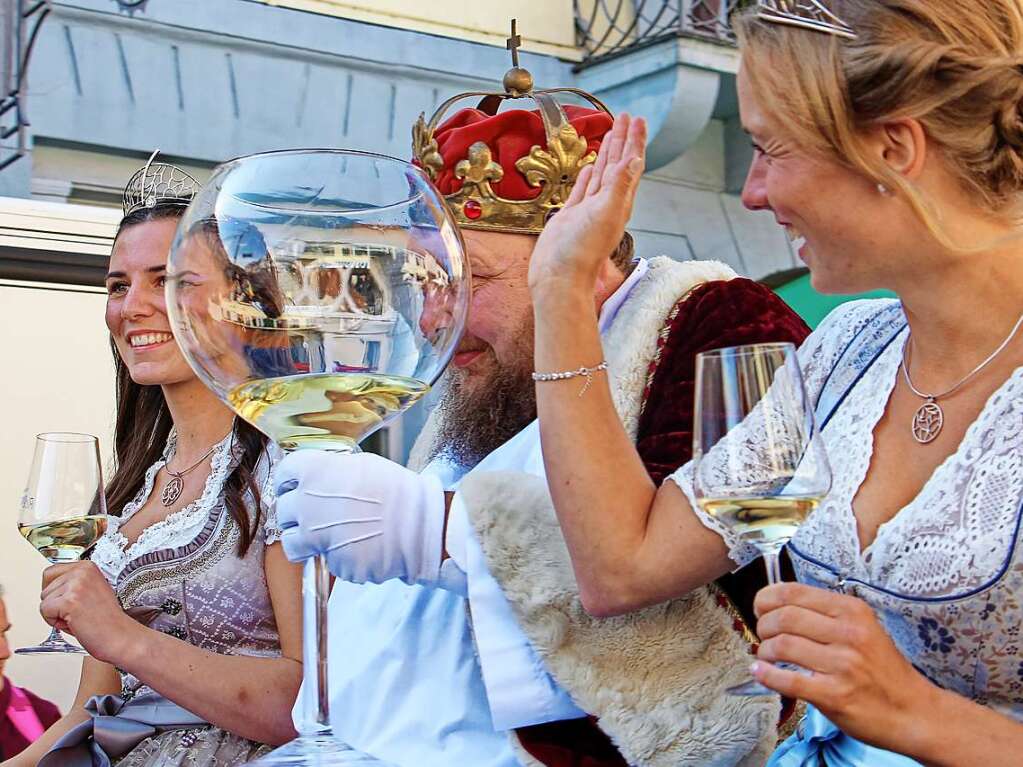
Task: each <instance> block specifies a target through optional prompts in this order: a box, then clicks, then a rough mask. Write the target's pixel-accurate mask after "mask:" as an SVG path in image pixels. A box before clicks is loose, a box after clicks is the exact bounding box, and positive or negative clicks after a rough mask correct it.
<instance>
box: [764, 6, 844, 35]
mask: <svg viewBox="0 0 1023 767" xmlns="http://www.w3.org/2000/svg"><path fill="white" fill-rule="evenodd" d="M757 9H758V10H757V16H758V17H759V18H761V19H763V20H764V21H770V22H773V23H775V24H788V25H789V26H792V27H802V28H803V29H812V30H813V31H815V32H824V33H825V34H829V35H835V36H837V37H846V38H848V39H850V40H855V39H856V32H854V31H853V28H852V27H850V26H849V25H848V24H846V23H845V22H844V21H842V20H841V19H840V18H838V16H836V15H835V14H833V13H832V12H831V11H829V10H828V9H827V8H825V7H824V3H823V2H821V1H820V0H758V2H757Z"/></svg>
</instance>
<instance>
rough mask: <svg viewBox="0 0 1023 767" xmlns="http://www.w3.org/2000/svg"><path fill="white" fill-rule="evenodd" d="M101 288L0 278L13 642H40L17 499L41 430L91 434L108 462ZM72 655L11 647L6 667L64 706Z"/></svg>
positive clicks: (0, 457) (3, 504)
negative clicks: (19, 652) (23, 653)
mask: <svg viewBox="0 0 1023 767" xmlns="http://www.w3.org/2000/svg"><path fill="white" fill-rule="evenodd" d="M104 302H105V296H104V295H103V293H102V292H101V291H97V290H95V289H90V288H79V289H60V288H57V287H55V286H33V285H31V284H29V283H17V282H11V281H0V316H3V318H4V322H3V323H0V354H2V357H0V359H2V362H0V369H2V371H3V374H2V375H0V402H3V403H4V405H5V408H4V412H3V413H2V415H0V418H2V419H3V420H2V426H0V583H3V585H4V588H5V590H6V592H7V593H6V595H5V597H4V599H5V601H6V603H7V614H8V616H9V617H10V620H11V623H12V624H13V628H12V630H11V633H10V636H9V638H10V641H11V645H12V647H20V646H25V645H29V644H36V643H38V642H40V641H42V640H43V639H44V638H45V637H46V634H47V631H48V630H49V627H48V626H47V625H46V624H45V623H44V622H43V620H42V618H41V617H39V612H38V607H39V584H40V574H41V573H42V571H43V568H44V567H46V561H45V560H44V559H43V558H42V557H41V556H39V554H37V553H36V552H35V550H34V549H32V547H31V546H29V545H28V544H27V543H26V542H25V541H24V540H23V539H22V537H21V536H20V535H19V534H18V530H17V520H16V514H17V508H18V498H19V497H20V496H21V492H22V490H23V489H24V482H25V479H26V477H27V475H28V468H29V463H30V461H31V459H32V449H33V437H34V436H35V435H36V434H37V433H39V432H43V431H82V432H88V433H90V434H95V435H97V436H98V437H99V439H100V445H101V448H102V449H103V452H104V458H105V459H106V461H107V465H109V453H110V445H111V442H110V440H111V433H112V428H113V422H114V385H113V365H112V363H111V358H110V348H109V346H108V341H107V332H106V327H105V326H104V324H103V305H104ZM80 664H81V660H80V656H54V655H42V656H40V655H36V656H17V655H15V656H13V657H12V658H11V660H10V661H8V663H7V668H6V670H5V673H6V674H7V676H9V677H10V678H11V679H13V680H14V682H15V683H16V684H18V685H22V686H25V687H28V688H29V689H31V690H32V691H33V692H36V693H38V694H39V695H42V696H43V697H44V698H49V699H50V700H52V701H53V702H54V703H56V704H57V705H58V706H59V707H60V709H61V711H67V709H68V708H69V707H70V705H71V702H72V700H73V699H74V696H75V691H76V690H77V688H78V673H79V667H80Z"/></svg>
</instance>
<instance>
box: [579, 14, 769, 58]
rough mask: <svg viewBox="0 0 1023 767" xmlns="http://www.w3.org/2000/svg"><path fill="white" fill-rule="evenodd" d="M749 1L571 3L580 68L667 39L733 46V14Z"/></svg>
mask: <svg viewBox="0 0 1023 767" xmlns="http://www.w3.org/2000/svg"><path fill="white" fill-rule="evenodd" d="M749 2H750V0H574V5H575V28H576V39H577V43H578V45H579V47H581V48H582V49H583V50H584V51H585V56H584V58H583V62H582V64H581V65H580V67H586V66H588V65H590V64H594V63H596V62H598V61H602V60H604V59H606V58H608V57H611V56H615V55H618V54H621V53H625V52H627V51H630V50H634V49H636V48H638V47H641V46H646V45H650V44H652V43H656V42H660V41H661V40H665V39H668V38H671V37H694V38H699V39H703V40H709V41H711V42H716V43H721V44H724V45H733V46H734V45H735V35H734V34H733V32H732V28H731V25H730V24H729V17H730V15H731V13H732V12H733V11H734V10H735V9H736V8H739V7H742V6H744V5H748V4H749Z"/></svg>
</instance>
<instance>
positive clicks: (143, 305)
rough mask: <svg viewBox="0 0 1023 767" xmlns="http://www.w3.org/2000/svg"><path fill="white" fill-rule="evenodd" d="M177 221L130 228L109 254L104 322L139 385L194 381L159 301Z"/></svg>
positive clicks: (193, 375) (172, 219)
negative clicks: (191, 379)
mask: <svg viewBox="0 0 1023 767" xmlns="http://www.w3.org/2000/svg"><path fill="white" fill-rule="evenodd" d="M177 226H178V218H177V217H171V218H161V219H156V220H153V221H145V222H143V223H139V224H133V225H131V226H129V227H128V228H127V229H125V230H123V231H122V232H121V234H120V235H119V236H118V238H117V241H116V242H115V243H114V249H113V251H112V252H111V254H110V271H109V272H108V273H107V278H106V287H107V308H106V323H107V328H108V329H109V330H110V335H111V336H112V337H113V339H114V345H115V346H116V347H117V352H118V354H120V356H121V359H122V360H123V361H124V364H125V365H126V366H127V367H128V371H129V373H130V374H131V377H132V380H133V381H135V382H136V383H138V384H142V385H164V384H173V383H180V382H182V381H187V380H189V379H190V378H194V377H195V373H194V372H192V369H191V368H190V367H189V366H188V363H187V362H185V358H184V357H183V356H182V354H181V350H180V349H178V345H177V343H175V341H174V336H173V334H172V333H171V327H170V320H169V318H168V317H167V304H166V301H165V299H164V291H163V287H164V280H165V277H166V269H167V254H168V253H169V252H170V247H171V243H172V242H173V240H174V233H175V231H176V230H177Z"/></svg>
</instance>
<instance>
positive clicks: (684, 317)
mask: <svg viewBox="0 0 1023 767" xmlns="http://www.w3.org/2000/svg"><path fill="white" fill-rule="evenodd" d="M809 332H810V330H809V328H808V327H807V326H806V323H804V322H803V320H802V319H800V318H799V316H798V315H797V314H796V313H795V312H793V311H792V310H791V309H790V308H789V307H788V306H787V305H786V304H785V303H784V302H783V301H782V300H781V299H780V298H778V297H777V296H776V295H775V294H774V293H772V292H771V291H770V290H768V289H767V288H765V287H764V286H762V285H760V284H758V283H756V282H753V281H752V280H747V279H741V278H740V279H734V280H728V281H715V282H707V283H704V284H702V285H700V286H698V287H696V288H695V289H693V291H692V292H690V293H689V295H688V296H685V297H683V299H682V300H680V301H679V302H678V303H677V304H675V307H674V308H673V309H672V311H671V313H670V314H669V315H668V318H667V321H666V322H665V325H664V330H663V331H662V334H661V341H660V343H659V345H658V351H657V354H656V355H655V357H654V361H653V363H652V364H651V366H650V377H649V379H648V381H647V388H646V391H645V392H644V395H643V410H642V413H641V415H640V421H639V435H638V439H637V443H636V447H637V449H638V450H639V454H640V456H641V457H642V459H643V463H644V464H645V465H646V468H647V471H648V472H649V473H650V477H651V478H652V479H653V480H654V482H655V483H657V484H658V485H660V484H661V482H663V481H664V479H665V478H666V477H668V476H669V475H670V474H672V473H673V472H674V471H675V470H676V469H677V468H678V467H679V466H682V465H683V464H684V463H686V462H687V461H688V460H689V459H690V457H691V456H692V451H693V405H694V401H693V396H694V387H695V384H696V355H697V354H699V353H700V352H702V351H707V350H710V349H720V348H723V347H727V346H738V345H740V344H753V343H766V342H780V341H791V342H792V343H794V344H796V345H797V346H798V345H799V344H800V343H802V341H803V339H805V338H806V336H807V335H808V334H809ZM783 567H787V568H788V569H789V574H788V575H787V576H786V577H787V578H789V579H791V578H792V575H791V567H790V566H789V565H788V562H787V560H785V562H784V563H783ZM717 584H718V586H719V587H720V589H721V591H722V592H723V593H722V596H721V604H722V609H724V610H728V611H729V612H730V613H732V614H733V616H734V618H735V628H736V631H739V632H740V633H742V634H744V635H747V636H751V632H752V631H753V630H754V629H755V627H756V623H755V618H754V616H753V598H754V596H755V595H756V593H757V591H759V590H760V589H761V588H762V587H763V586H765V585H766V584H767V577H766V573H765V572H764V566H763V563H761V562H759V561H757V562H753V563H752V564H750V565H749V566H748V567H745V568H743V569H742V570H740V571H739V572H737V573H732V574H730V575H726V576H725V577H723V578H721V579H719V580H718V582H717ZM755 650H756V645H755V643H752V644H751V646H750V652H751V653H752V652H755ZM791 703H792V702H791V701H786V705H785V706H784V707H783V711H782V721H784V720H785V719H786V718H787V717H788V715H789V714H791V710H792V705H791ZM517 734H518V736H519V741H520V742H521V743H522V745H523V747H524V748H525V749H526V750H527V751H528V752H529V753H530V754H531V755H532V756H533V757H534V758H535V759H537V760H539V761H540V762H542V763H543V764H545V765H547V767H612V766H613V767H624V766H625V765H626V762H625V760H624V759H623V758H622V756H621V755H620V754H619V753H618V750H617V749H616V748H615V747H614V744H613V743H611V740H610V739H609V738H608V737H607V735H605V734H604V732H603V731H602V730H601V729H600V727H599V725H598V723H597V720H596V719H594V718H593V717H587V718H585V719H573V720H567V721H561V722H551V723H548V724H542V725H536V726H533V727H524V728H521V729H519V730H517Z"/></svg>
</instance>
